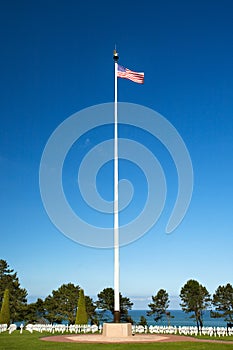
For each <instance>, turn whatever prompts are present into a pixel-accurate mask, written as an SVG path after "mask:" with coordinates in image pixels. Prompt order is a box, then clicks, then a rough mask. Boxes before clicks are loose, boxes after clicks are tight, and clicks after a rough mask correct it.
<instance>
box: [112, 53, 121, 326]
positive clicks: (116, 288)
mask: <svg viewBox="0 0 233 350" xmlns="http://www.w3.org/2000/svg"><path fill="white" fill-rule="evenodd" d="M113 59H114V66H115V84H114V85H115V99H114V322H115V323H119V322H120V259H119V206H118V181H119V180H118V177H119V175H118V174H119V173H118V121H117V67H118V63H117V61H118V59H119V56H118V53H117V51H116V49H115V50H114V52H113Z"/></svg>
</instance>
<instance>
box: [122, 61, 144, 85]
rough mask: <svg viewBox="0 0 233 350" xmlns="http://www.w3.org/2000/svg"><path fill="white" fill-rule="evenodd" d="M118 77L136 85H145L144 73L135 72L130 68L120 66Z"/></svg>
mask: <svg viewBox="0 0 233 350" xmlns="http://www.w3.org/2000/svg"><path fill="white" fill-rule="evenodd" d="M117 76H118V77H119V78H125V79H129V80H132V81H134V82H135V83H139V84H143V83H144V73H138V72H134V71H132V70H130V69H128V68H125V67H123V66H120V65H119V64H118V67H117Z"/></svg>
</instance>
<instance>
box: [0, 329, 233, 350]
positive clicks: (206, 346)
mask: <svg viewBox="0 0 233 350" xmlns="http://www.w3.org/2000/svg"><path fill="white" fill-rule="evenodd" d="M47 335H51V333H49V334H47V333H42V334H41V333H37V332H34V333H33V334H31V333H29V332H26V331H24V332H23V334H20V333H19V331H15V332H13V333H12V334H8V333H7V332H5V333H1V334H0V350H37V349H40V350H50V349H51V350H53V349H54V350H55V349H56V350H71V349H72V350H75V349H77V350H152V349H155V350H181V349H182V350H195V349H198V350H218V349H219V350H225V349H226V350H230V349H233V344H212V343H191V342H180V343H178V342H177V343H150V344H145V343H144V344H79V343H75V344H74V343H56V342H46V341H42V340H40V337H45V336H47ZM225 340H226V338H225Z"/></svg>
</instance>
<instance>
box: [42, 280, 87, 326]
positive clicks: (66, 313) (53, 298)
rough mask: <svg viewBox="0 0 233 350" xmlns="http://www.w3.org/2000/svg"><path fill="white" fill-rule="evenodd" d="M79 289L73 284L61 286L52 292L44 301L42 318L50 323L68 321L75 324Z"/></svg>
mask: <svg viewBox="0 0 233 350" xmlns="http://www.w3.org/2000/svg"><path fill="white" fill-rule="evenodd" d="M79 291H80V287H79V286H75V285H74V284H73V283H68V284H63V285H61V287H59V288H58V290H53V291H52V295H49V296H47V297H46V299H45V301H44V309H45V315H44V317H45V318H46V319H47V320H48V321H49V322H51V323H55V322H56V323H61V322H62V321H68V322H69V323H70V324H73V323H74V322H75V313H76V308H77V302H78V296H79Z"/></svg>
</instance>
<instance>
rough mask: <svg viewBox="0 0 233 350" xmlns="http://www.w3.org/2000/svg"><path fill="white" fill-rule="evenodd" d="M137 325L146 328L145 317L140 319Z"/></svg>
mask: <svg viewBox="0 0 233 350" xmlns="http://www.w3.org/2000/svg"><path fill="white" fill-rule="evenodd" d="M138 324H139V325H140V326H143V327H145V326H147V319H146V318H145V316H141V317H140V321H139V323H138Z"/></svg>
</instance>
